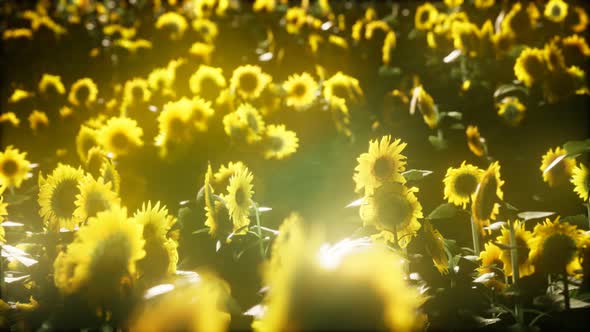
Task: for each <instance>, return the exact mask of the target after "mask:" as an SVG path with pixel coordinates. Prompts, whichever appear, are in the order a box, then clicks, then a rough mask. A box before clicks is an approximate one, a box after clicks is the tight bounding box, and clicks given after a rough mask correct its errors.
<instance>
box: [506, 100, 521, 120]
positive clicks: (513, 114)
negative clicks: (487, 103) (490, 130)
mask: <svg viewBox="0 0 590 332" xmlns="http://www.w3.org/2000/svg"><path fill="white" fill-rule="evenodd" d="M519 113H520V112H519V110H518V107H516V106H514V105H513V104H508V105H506V108H505V109H504V117H506V120H508V121H512V120H516V118H518V115H519Z"/></svg>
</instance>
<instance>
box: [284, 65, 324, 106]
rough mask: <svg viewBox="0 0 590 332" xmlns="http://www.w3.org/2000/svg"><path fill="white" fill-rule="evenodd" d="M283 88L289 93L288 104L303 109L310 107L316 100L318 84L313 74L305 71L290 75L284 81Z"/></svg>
mask: <svg viewBox="0 0 590 332" xmlns="http://www.w3.org/2000/svg"><path fill="white" fill-rule="evenodd" d="M283 89H284V90H285V91H286V93H287V101H286V103H287V106H290V107H293V108H295V109H296V110H299V111H301V110H304V109H306V108H308V107H309V106H310V105H311V104H312V103H313V101H314V100H315V98H316V92H317V90H318V84H317V82H316V81H315V80H314V79H313V77H311V75H309V74H308V73H305V72H304V73H302V74H300V75H299V74H294V75H291V76H289V78H288V79H287V81H285V82H284V83H283Z"/></svg>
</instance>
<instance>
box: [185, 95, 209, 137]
mask: <svg viewBox="0 0 590 332" xmlns="http://www.w3.org/2000/svg"><path fill="white" fill-rule="evenodd" d="M190 103H191V105H190V109H189V110H190V118H189V121H190V122H191V125H192V126H193V128H194V129H196V130H197V131H201V132H202V131H207V127H208V125H207V123H208V121H209V119H210V118H211V117H212V116H213V115H214V114H215V111H214V110H213V108H211V102H210V101H206V100H205V99H202V98H200V97H194V98H193V99H191V101H190Z"/></svg>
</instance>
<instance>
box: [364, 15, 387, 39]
mask: <svg viewBox="0 0 590 332" xmlns="http://www.w3.org/2000/svg"><path fill="white" fill-rule="evenodd" d="M375 30H381V31H382V32H383V33H384V34H387V33H388V32H390V31H391V28H390V27H389V24H387V22H385V21H381V20H379V21H371V22H369V23H367V25H366V26H365V39H367V40H371V39H373V35H374V33H375Z"/></svg>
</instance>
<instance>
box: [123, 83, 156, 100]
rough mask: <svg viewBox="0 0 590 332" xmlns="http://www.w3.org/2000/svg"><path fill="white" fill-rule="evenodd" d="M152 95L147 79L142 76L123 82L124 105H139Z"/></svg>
mask: <svg viewBox="0 0 590 332" xmlns="http://www.w3.org/2000/svg"><path fill="white" fill-rule="evenodd" d="M151 96H152V93H151V92H150V90H149V83H148V81H146V80H144V79H142V78H134V79H132V80H129V81H127V82H125V87H124V89H123V104H124V105H130V106H132V105H141V104H143V103H147V102H148V101H149V100H150V98H151Z"/></svg>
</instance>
